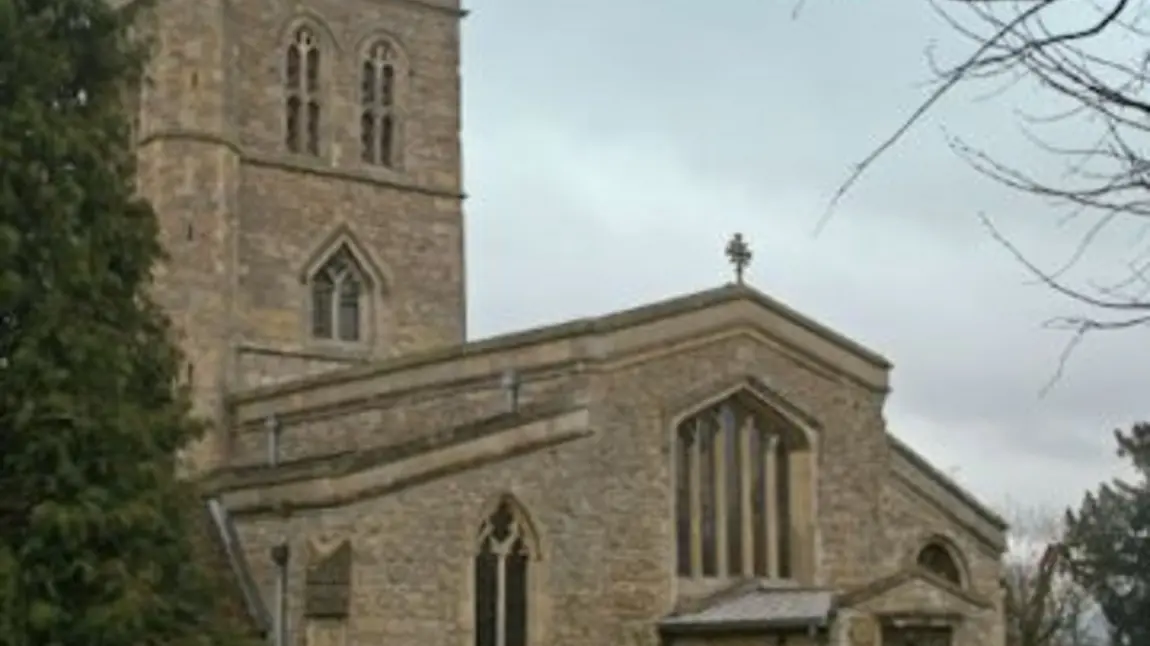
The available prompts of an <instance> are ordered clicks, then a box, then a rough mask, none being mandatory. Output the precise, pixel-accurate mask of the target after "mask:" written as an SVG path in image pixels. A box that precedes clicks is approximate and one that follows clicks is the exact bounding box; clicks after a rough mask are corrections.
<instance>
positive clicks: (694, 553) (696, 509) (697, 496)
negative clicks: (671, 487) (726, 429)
mask: <svg viewBox="0 0 1150 646" xmlns="http://www.w3.org/2000/svg"><path fill="white" fill-rule="evenodd" d="M702 443H703V423H702V420H701V419H696V420H695V422H694V424H693V425H692V428H691V455H690V459H689V460H688V470H689V471H690V490H691V492H690V496H691V514H690V518H691V576H696V577H697V576H701V575H702V573H703V531H702V529H703V487H702V466H703V464H702V462H703V460H702V455H703V448H702Z"/></svg>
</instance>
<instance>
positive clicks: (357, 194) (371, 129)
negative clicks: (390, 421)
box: [137, 0, 465, 468]
mask: <svg viewBox="0 0 1150 646" xmlns="http://www.w3.org/2000/svg"><path fill="white" fill-rule="evenodd" d="M321 15H322V19H320V18H319V16H321ZM462 15H463V14H462V12H461V11H460V9H459V7H458V4H457V2H456V1H455V0H403V1H390V2H382V1H380V0H302V1H301V0H196V1H195V2H170V1H169V2H160V3H158V6H157V9H156V10H155V13H154V14H153V15H151V16H149V19H148V21H147V32H148V33H149V34H150V35H151V36H152V37H153V38H154V44H155V50H154V54H153V62H152V66H151V69H150V74H149V76H150V79H149V80H150V82H149V83H148V84H147V85H146V87H145V88H144V90H143V92H142V96H141V109H140V113H139V115H138V124H137V125H138V128H137V131H138V144H139V154H140V183H141V188H142V190H143V192H144V193H145V195H147V196H148V197H149V198H150V199H151V200H152V203H153V205H154V207H155V209H156V211H157V213H158V215H159V218H160V222H161V226H162V236H163V241H164V244H165V246H166V248H167V251H168V254H169V256H170V257H169V261H168V262H167V264H166V265H165V266H164V267H163V268H162V269H161V271H160V272H159V275H158V286H157V287H158V293H159V298H160V301H161V303H162V304H163V305H164V306H165V307H166V308H167V309H168V311H169V312H170V314H171V316H172V318H173V322H174V324H175V325H176V327H177V328H178V329H179V331H180V333H181V334H182V338H183V348H184V350H185V352H186V353H187V355H188V358H189V360H190V364H189V366H188V368H187V371H188V372H187V379H188V381H189V382H190V383H191V384H192V387H193V390H194V393H195V400H196V405H197V407H198V408H199V412H200V413H202V414H205V415H207V416H208V417H210V418H213V419H216V420H218V421H221V422H222V421H223V417H224V416H223V400H224V398H225V396H226V394H227V393H228V392H232V391H236V390H241V389H243V388H247V387H251V386H255V385H263V384H269V383H275V382H279V381H283V380H285V379H290V378H293V377H299V376H302V375H307V374H314V373H317V372H321V371H327V370H330V369H332V368H335V367H340V366H344V365H350V364H354V363H359V362H363V361H366V360H370V359H381V358H387V357H393V356H396V355H399V354H403V353H409V352H415V351H419V350H423V349H428V348H432V347H438V346H449V345H455V344H458V343H461V342H462V341H463V338H464V330H465V295H464V260H463V211H462V200H463V196H462V179H461V161H460V138H459V132H460V75H459V21H460V19H461V17H462ZM285 16H287V18H286V19H285ZM224 444H225V443H224V442H222V440H221V438H220V434H218V433H217V434H216V435H213V436H212V437H210V438H208V441H207V443H206V445H205V446H204V447H202V448H201V449H200V450H198V451H197V454H198V455H196V456H194V457H196V459H197V461H198V462H199V464H200V466H201V467H203V468H211V467H212V466H214V465H215V464H217V463H218V460H219V456H220V455H221V454H222V452H224V451H226V448H227V447H226V446H224Z"/></svg>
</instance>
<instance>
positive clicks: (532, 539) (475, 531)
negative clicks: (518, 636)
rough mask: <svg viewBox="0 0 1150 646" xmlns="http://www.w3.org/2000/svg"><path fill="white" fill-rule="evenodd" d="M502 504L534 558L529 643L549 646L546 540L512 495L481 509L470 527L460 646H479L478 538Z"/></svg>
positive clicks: (529, 570)
mask: <svg viewBox="0 0 1150 646" xmlns="http://www.w3.org/2000/svg"><path fill="white" fill-rule="evenodd" d="M502 504H508V505H509V506H510V507H511V509H512V511H513V512H514V514H515V518H516V521H517V522H518V523H519V527H520V528H521V530H522V531H523V533H524V538H525V543H526V544H527V547H528V551H529V554H530V560H529V561H528V565H527V643H528V644H529V645H530V646H542V645H544V644H547V643H549V642H548V639H547V632H548V624H549V621H548V618H549V617H550V597H549V595H548V594H547V593H546V590H547V578H548V572H547V568H546V566H547V561H546V560H545V558H544V550H543V543H544V541H543V538H542V537H541V536H540V533H539V530H538V527H537V526H536V525H535V523H534V521H533V520H532V518H531V515H530V513H529V512H528V511H527V508H526V507H525V506H524V505H523V503H522V502H520V499H519V497H517V496H516V495H514V494H513V493H510V492H503V493H501V494H499V495H497V496H494V497H493V498H492V499H490V500H489V501H488V502H487V503H486V504H485V505H483V507H482V508H481V509H480V511H479V514H478V515H477V516H476V517H475V518H474V523H473V524H469V525H468V529H469V530H470V536H469V538H468V544H469V549H468V550H467V568H466V572H467V576H466V577H464V578H465V579H466V580H465V582H464V586H465V587H464V590H463V592H464V594H462V595H461V597H460V606H459V609H460V614H459V616H460V619H461V626H460V627H461V628H462V630H460V631H459V632H460V635H461V636H462V639H461V641H460V642H459V644H460V646H475V630H476V628H477V624H476V617H475V583H476V581H475V578H476V577H475V555H476V554H477V553H478V549H479V544H478V542H477V540H476V539H477V538H478V536H479V531H480V529H481V528H482V527H483V525H484V523H486V522H487V520H488V518H490V517H491V516H492V515H493V514H494V513H495V511H496V510H497V509H498V508H499V506H500V505H502Z"/></svg>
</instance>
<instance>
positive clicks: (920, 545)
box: [906, 533, 971, 590]
mask: <svg viewBox="0 0 1150 646" xmlns="http://www.w3.org/2000/svg"><path fill="white" fill-rule="evenodd" d="M932 547H937V548H941V549H942V550H944V551H945V552H946V553H947V555H948V556H950V560H951V562H952V563H953V564H954V568H955V569H956V570H957V571H958V579H959V582H958V583H957V584H953V582H951V581H949V580H947V579H946V578H945V577H942V576H940V575H939V573H936V572H931V574H934V575H935V576H939V578H942V579H943V580H946V581H947V583H951V584H952V585H956V587H958V588H959V589H962V590H970V588H971V575H970V566H969V564H968V563H967V560H966V555H965V554H964V553H963V551H962V550H961V549H959V547H958V545H957V543H955V541H954V539H952V538H950V537H949V536H946V535H944V534H939V533H931V534H926V535H924V536H922V537H921V538H920V539H919V540H918V541H917V542H916V543H915V548H914V550H913V551H912V552H911V553H910V554H908V555H907V563H906V565H907V566H910V567H921V566H920V565H919V556H921V555H922V553H923V551H925V550H927V549H929V548H932Z"/></svg>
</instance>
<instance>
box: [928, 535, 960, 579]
mask: <svg viewBox="0 0 1150 646" xmlns="http://www.w3.org/2000/svg"><path fill="white" fill-rule="evenodd" d="M917 562H918V566H919V567H921V568H923V569H924V570H926V571H927V572H930V573H931V574H935V575H937V576H939V577H942V578H943V579H945V580H947V581H949V582H951V583H953V584H955V585H958V586H961V585H962V571H961V570H960V569H959V567H958V562H957V561H955V559H954V556H953V555H952V554H951V553H950V550H948V549H947V548H946V547H945V546H943V545H940V544H938V543H936V542H932V543H930V544H928V545H927V546H926V547H924V548H922V549H921V550H919V553H918V559H917Z"/></svg>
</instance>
